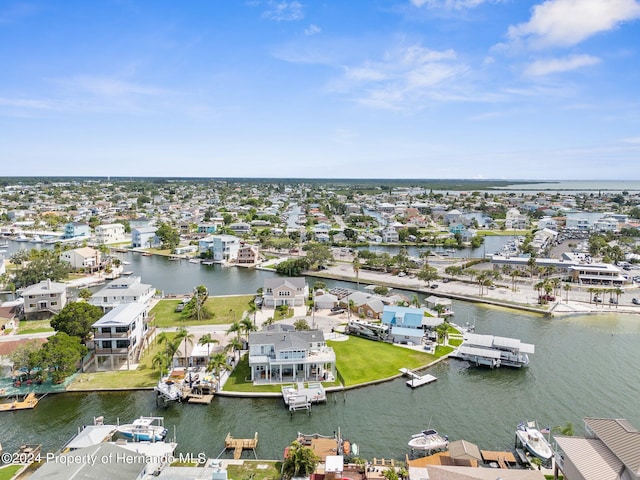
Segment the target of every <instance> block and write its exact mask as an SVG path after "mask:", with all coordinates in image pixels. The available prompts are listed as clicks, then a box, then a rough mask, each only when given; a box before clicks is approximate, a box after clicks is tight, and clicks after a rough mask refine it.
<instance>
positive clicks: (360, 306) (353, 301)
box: [340, 292, 384, 319]
mask: <svg viewBox="0 0 640 480" xmlns="http://www.w3.org/2000/svg"><path fill="white" fill-rule="evenodd" d="M340 305H341V306H343V307H345V308H349V310H350V311H351V312H352V313H356V314H357V315H358V316H359V317H362V318H375V319H380V318H381V317H382V312H383V310H384V303H383V301H382V299H381V298H380V297H378V296H375V295H368V294H366V293H362V292H352V293H350V294H349V295H347V296H346V297H343V298H341V299H340Z"/></svg>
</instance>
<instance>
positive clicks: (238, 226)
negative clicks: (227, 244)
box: [229, 222, 251, 235]
mask: <svg viewBox="0 0 640 480" xmlns="http://www.w3.org/2000/svg"><path fill="white" fill-rule="evenodd" d="M229 229H230V230H231V231H232V232H233V233H235V234H237V235H245V234H248V233H249V232H251V225H250V224H248V223H245V222H236V223H232V224H231V225H229Z"/></svg>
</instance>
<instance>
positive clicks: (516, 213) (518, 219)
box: [504, 208, 529, 230]
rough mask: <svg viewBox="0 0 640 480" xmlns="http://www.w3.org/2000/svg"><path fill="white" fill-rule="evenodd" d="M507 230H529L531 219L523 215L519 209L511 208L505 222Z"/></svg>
mask: <svg viewBox="0 0 640 480" xmlns="http://www.w3.org/2000/svg"><path fill="white" fill-rule="evenodd" d="M504 228H505V229H506V230H522V229H526V228H529V218H528V217H527V216H526V215H522V214H521V213H520V210H518V209H517V208H510V209H509V210H508V211H507V215H506V218H505V220H504Z"/></svg>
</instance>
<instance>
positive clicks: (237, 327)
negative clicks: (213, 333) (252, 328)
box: [227, 321, 242, 340]
mask: <svg viewBox="0 0 640 480" xmlns="http://www.w3.org/2000/svg"><path fill="white" fill-rule="evenodd" d="M230 333H235V334H236V338H237V339H238V340H240V334H241V333H242V325H241V324H240V322H237V321H236V322H233V323H232V324H231V325H230V326H229V328H228V329H227V335H229V334H230Z"/></svg>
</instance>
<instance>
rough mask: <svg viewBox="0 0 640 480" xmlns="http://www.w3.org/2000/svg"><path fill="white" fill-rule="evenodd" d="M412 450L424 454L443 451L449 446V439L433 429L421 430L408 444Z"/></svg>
mask: <svg viewBox="0 0 640 480" xmlns="http://www.w3.org/2000/svg"><path fill="white" fill-rule="evenodd" d="M408 445H409V446H410V447H411V449H412V450H424V451H425V452H430V451H436V450H444V449H446V448H447V447H448V446H449V439H448V438H447V436H446V435H445V436H444V437H443V436H442V435H440V434H439V433H438V432H436V431H435V430H434V429H433V428H429V429H427V430H423V431H421V432H420V433H417V434H415V435H412V436H411V440H409V444H408Z"/></svg>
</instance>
